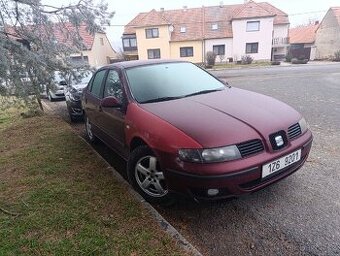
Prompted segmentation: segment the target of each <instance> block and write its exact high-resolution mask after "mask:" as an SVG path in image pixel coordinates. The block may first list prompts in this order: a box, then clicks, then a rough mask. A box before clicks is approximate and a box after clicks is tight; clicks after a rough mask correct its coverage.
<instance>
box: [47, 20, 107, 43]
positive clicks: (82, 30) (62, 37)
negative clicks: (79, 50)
mask: <svg viewBox="0 0 340 256" xmlns="http://www.w3.org/2000/svg"><path fill="white" fill-rule="evenodd" d="M74 31H75V27H74V26H73V25H72V24H71V23H66V24H64V25H63V26H56V27H55V29H54V31H53V32H54V36H55V37H56V39H57V41H58V42H59V43H70V44H72V42H70V39H69V37H68V34H70V33H74ZM100 33H103V32H100ZM79 35H80V37H81V38H82V40H83V43H84V46H85V49H84V50H91V49H92V45H93V42H94V36H95V35H94V34H91V33H90V32H89V31H87V27H86V25H81V26H79Z"/></svg>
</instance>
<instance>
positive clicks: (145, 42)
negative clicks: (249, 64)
mask: <svg viewBox="0 0 340 256" xmlns="http://www.w3.org/2000/svg"><path fill="white" fill-rule="evenodd" d="M288 30H289V19H288V15H287V14H286V13H284V12H283V11H281V10H279V9H277V8H276V7H274V6H272V5H270V4H269V3H266V2H261V3H256V2H254V1H248V2H246V3H244V4H236V5H222V4H221V5H219V6H210V7H204V6H202V7H200V8H187V7H183V9H180V10H164V9H163V8H162V9H160V10H159V11H156V10H155V9H153V10H151V11H150V12H144V13H139V14H138V15H137V16H136V17H135V18H134V19H133V20H131V21H130V22H129V23H128V24H127V25H126V26H125V29H124V33H123V36H122V44H123V50H124V54H125V56H126V57H127V58H128V59H130V60H133V59H141V60H145V59H157V58H164V59H184V60H188V61H191V62H194V63H203V62H205V56H206V53H207V52H208V51H213V52H215V53H216V54H217V58H216V61H217V62H218V61H224V62H225V61H237V60H241V58H242V56H245V55H250V56H252V57H253V59H254V60H271V59H283V58H284V57H285V55H286V53H287V48H288V46H289V38H288Z"/></svg>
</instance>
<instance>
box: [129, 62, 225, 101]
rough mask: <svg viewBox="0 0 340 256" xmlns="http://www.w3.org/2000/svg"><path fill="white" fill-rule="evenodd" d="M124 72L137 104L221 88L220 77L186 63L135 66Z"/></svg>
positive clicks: (222, 86) (222, 85)
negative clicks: (218, 78) (217, 77)
mask: <svg viewBox="0 0 340 256" xmlns="http://www.w3.org/2000/svg"><path fill="white" fill-rule="evenodd" d="M126 74H127V78H128V80H129V85H130V89H131V93H132V95H133V96H134V98H135V99H136V100H137V101H138V102H139V103H146V102H152V101H157V99H160V100H162V99H164V100H171V99H176V98H181V97H185V96H190V95H195V94H199V93H200V92H202V93H209V92H212V91H216V90H222V89H223V88H224V84H223V83H221V82H220V81H219V80H217V79H216V78H214V77H213V76H211V75H209V74H208V73H207V72H204V71H203V70H201V69H200V68H199V67H197V66H196V65H194V64H192V63H187V62H185V63H163V64H156V65H148V66H141V67H135V68H131V69H128V70H127V71H126ZM158 101H159V100H158Z"/></svg>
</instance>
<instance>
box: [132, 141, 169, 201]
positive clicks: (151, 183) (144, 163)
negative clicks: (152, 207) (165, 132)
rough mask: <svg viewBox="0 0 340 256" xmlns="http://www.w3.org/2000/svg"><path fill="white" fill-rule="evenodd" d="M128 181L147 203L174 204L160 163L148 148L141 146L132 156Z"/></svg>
mask: <svg viewBox="0 0 340 256" xmlns="http://www.w3.org/2000/svg"><path fill="white" fill-rule="evenodd" d="M128 179H129V182H130V184H131V185H132V186H133V188H134V189H135V190H136V191H137V192H138V193H139V194H140V195H141V196H142V197H143V198H144V199H145V200H146V201H148V202H150V203H157V204H162V205H170V204H172V203H173V202H174V199H173V197H172V196H171V195H170V193H169V191H168V189H167V185H166V181H165V177H164V173H163V171H162V170H161V169H160V166H159V162H158V160H157V158H156V156H155V154H154V153H153V152H152V150H151V149H150V148H149V147H148V146H146V145H143V146H139V147H137V148H136V149H134V150H133V151H132V153H131V154H130V157H129V160H128Z"/></svg>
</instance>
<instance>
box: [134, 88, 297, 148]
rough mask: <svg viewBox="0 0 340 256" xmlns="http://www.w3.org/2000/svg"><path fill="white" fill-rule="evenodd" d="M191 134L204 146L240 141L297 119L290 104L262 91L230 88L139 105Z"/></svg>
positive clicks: (269, 132) (271, 130) (271, 131)
mask: <svg viewBox="0 0 340 256" xmlns="http://www.w3.org/2000/svg"><path fill="white" fill-rule="evenodd" d="M140 106H141V107H142V108H143V109H145V110H147V111H149V112H151V113H153V114H154V115H156V116H158V117H159V118H162V119H163V120H165V121H167V122H168V123H170V124H172V125H174V126H175V127H177V128H178V129H180V130H182V131H183V132H185V133H186V134H187V135H189V136H191V137H192V138H193V139H195V140H196V141H197V142H198V143H200V144H201V145H202V146H203V147H218V146H223V145H230V144H237V143H241V142H244V141H247V140H251V139H255V138H259V137H261V138H262V139H266V140H267V139H268V135H269V134H271V133H274V132H277V131H280V130H287V128H288V127H289V126H290V125H292V124H294V123H296V122H298V120H299V119H300V118H301V115H300V114H299V113H298V112H297V111H296V110H294V109H293V108H292V107H290V106H288V105H287V104H285V103H283V102H280V101H278V100H276V99H274V98H272V97H268V96H265V95H262V94H258V93H254V92H250V91H246V90H242V89H237V88H228V89H225V90H223V91H217V92H212V93H207V94H203V95H197V96H192V97H187V98H182V99H178V100H171V101H163V102H157V103H148V104H141V105H140Z"/></svg>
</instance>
